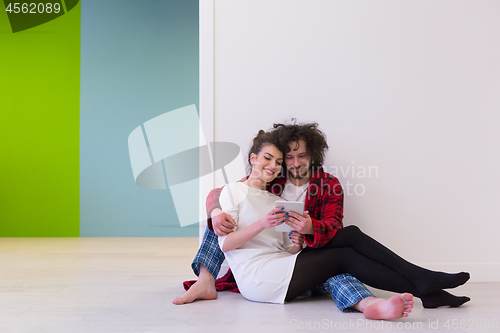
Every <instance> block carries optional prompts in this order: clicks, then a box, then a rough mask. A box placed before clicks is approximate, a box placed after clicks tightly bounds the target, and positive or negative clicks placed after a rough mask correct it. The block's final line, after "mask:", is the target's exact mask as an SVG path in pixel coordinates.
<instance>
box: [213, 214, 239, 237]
mask: <svg viewBox="0 0 500 333" xmlns="http://www.w3.org/2000/svg"><path fill="white" fill-rule="evenodd" d="M211 215H212V228H214V232H215V234H216V235H217V236H225V235H227V234H229V233H231V232H234V230H233V229H234V227H236V222H234V220H233V218H232V217H231V215H229V214H226V213H224V212H223V211H222V210H220V209H219V208H215V209H214V210H213V211H212V214H211Z"/></svg>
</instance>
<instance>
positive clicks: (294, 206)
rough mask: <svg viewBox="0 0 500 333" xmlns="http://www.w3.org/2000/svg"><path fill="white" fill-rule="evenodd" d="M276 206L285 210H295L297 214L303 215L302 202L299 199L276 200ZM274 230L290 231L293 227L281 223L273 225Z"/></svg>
mask: <svg viewBox="0 0 500 333" xmlns="http://www.w3.org/2000/svg"><path fill="white" fill-rule="evenodd" d="M276 207H284V208H285V209H284V211H285V212H295V213H297V214H300V215H304V203H303V202H300V201H276ZM274 230H275V231H280V232H290V231H294V230H295V229H294V228H292V227H290V226H289V225H288V224H286V223H283V224H280V225H279V226H277V227H274Z"/></svg>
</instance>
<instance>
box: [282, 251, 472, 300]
mask: <svg viewBox="0 0 500 333" xmlns="http://www.w3.org/2000/svg"><path fill="white" fill-rule="evenodd" d="M341 273H350V274H351V275H353V276H355V277H357V278H358V279H359V280H361V281H362V282H363V283H366V284H368V285H370V286H372V287H375V288H378V289H383V290H388V291H394V292H397V293H405V292H409V293H412V294H413V295H414V296H416V297H419V298H421V299H422V303H423V305H424V307H425V308H436V307H440V306H452V307H456V306H460V305H462V304H463V303H465V302H467V301H469V300H470V298H468V297H457V296H454V295H452V294H449V293H447V292H446V291H444V290H439V291H436V292H433V293H431V294H428V295H421V294H420V292H419V291H418V289H417V288H416V287H415V285H414V284H413V283H412V282H411V281H409V280H408V279H407V278H405V277H404V276H402V275H401V274H399V273H397V272H395V271H393V270H392V269H390V268H388V267H386V266H384V265H381V264H379V263H377V262H375V261H373V260H370V259H368V258H366V257H364V256H362V255H360V254H359V253H357V252H356V251H355V250H353V249H352V248H340V249H336V248H319V249H315V248H306V249H304V250H303V251H302V252H301V253H300V254H299V255H298V257H297V261H296V262H295V267H294V271H293V274H292V279H291V281H290V284H289V286H288V292H287V295H286V297H285V301H287V302H288V301H291V300H293V299H294V298H295V297H297V296H299V295H302V294H303V293H304V292H306V291H307V290H311V289H313V288H315V287H316V286H318V285H320V284H322V283H323V282H325V281H326V280H327V279H329V278H330V277H332V276H335V275H337V274H341Z"/></svg>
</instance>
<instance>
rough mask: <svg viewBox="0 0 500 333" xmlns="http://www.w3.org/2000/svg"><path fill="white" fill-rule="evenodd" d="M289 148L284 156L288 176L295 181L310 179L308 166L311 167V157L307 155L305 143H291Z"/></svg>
mask: <svg viewBox="0 0 500 333" xmlns="http://www.w3.org/2000/svg"><path fill="white" fill-rule="evenodd" d="M289 146H290V151H289V152H288V154H286V155H285V164H286V167H287V169H288V175H289V176H290V177H291V178H295V179H304V178H308V177H310V175H309V166H310V165H311V157H310V156H309V154H308V153H307V148H306V143H305V141H304V140H299V141H298V142H291V143H290V145H289Z"/></svg>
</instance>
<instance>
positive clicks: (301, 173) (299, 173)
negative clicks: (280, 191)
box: [288, 166, 309, 179]
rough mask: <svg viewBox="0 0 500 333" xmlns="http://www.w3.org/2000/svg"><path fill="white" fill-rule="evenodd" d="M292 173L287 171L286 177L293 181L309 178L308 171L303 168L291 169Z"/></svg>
mask: <svg viewBox="0 0 500 333" xmlns="http://www.w3.org/2000/svg"><path fill="white" fill-rule="evenodd" d="M293 170H294V171H292V170H290V169H288V175H289V176H290V177H291V178H293V179H304V178H308V177H309V169H307V168H306V167H305V166H301V167H298V168H293Z"/></svg>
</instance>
